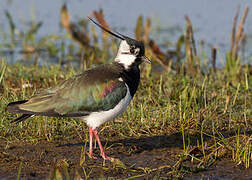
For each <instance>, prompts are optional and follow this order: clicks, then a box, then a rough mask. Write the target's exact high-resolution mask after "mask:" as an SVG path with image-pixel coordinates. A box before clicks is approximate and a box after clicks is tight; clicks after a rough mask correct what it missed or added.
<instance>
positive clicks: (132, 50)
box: [130, 46, 135, 54]
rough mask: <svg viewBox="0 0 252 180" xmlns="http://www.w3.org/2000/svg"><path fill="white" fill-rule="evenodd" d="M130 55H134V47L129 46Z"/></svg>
mask: <svg viewBox="0 0 252 180" xmlns="http://www.w3.org/2000/svg"><path fill="white" fill-rule="evenodd" d="M130 53H131V54H135V46H131V47H130Z"/></svg>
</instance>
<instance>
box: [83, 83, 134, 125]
mask: <svg viewBox="0 0 252 180" xmlns="http://www.w3.org/2000/svg"><path fill="white" fill-rule="evenodd" d="M126 86H127V85H126ZM130 100H131V95H130V91H129V88H128V86H127V93H126V96H125V97H124V98H123V99H122V100H121V101H120V102H119V104H117V105H116V106H115V107H114V108H113V109H110V110H108V111H99V112H93V113H91V114H90V115H88V116H85V117H82V118H81V119H84V120H85V121H86V123H87V125H88V126H89V127H91V128H92V129H96V128H97V127H99V126H100V125H102V124H103V123H105V122H107V121H110V120H113V119H114V118H116V117H117V116H119V115H120V114H122V113H123V111H125V110H126V108H127V106H128V105H129V103H130Z"/></svg>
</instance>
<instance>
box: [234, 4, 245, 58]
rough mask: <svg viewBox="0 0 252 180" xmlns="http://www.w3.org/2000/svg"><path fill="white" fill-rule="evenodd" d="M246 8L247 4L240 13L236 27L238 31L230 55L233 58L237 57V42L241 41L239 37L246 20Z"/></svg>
mask: <svg viewBox="0 0 252 180" xmlns="http://www.w3.org/2000/svg"><path fill="white" fill-rule="evenodd" d="M248 10H249V7H248V5H247V6H246V7H245V10H244V13H243V15H242V18H241V22H240V24H239V28H238V32H237V34H236V37H235V45H234V49H233V52H232V57H233V58H234V59H237V57H238V51H239V44H240V42H241V37H242V34H243V29H244V28H243V26H244V24H245V20H246V18H247V15H248Z"/></svg>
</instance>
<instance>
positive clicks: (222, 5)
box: [0, 0, 252, 57]
mask: <svg viewBox="0 0 252 180" xmlns="http://www.w3.org/2000/svg"><path fill="white" fill-rule="evenodd" d="M66 2H67V6H68V10H69V12H70V14H71V18H72V20H73V21H76V20H77V19H80V18H83V17H87V16H88V15H89V14H90V13H91V12H92V11H93V10H99V9H100V8H102V9H103V10H104V14H105V19H106V20H107V22H108V23H109V24H110V26H111V27H113V28H116V29H121V32H123V33H124V34H126V35H129V36H134V28H135V24H136V19H137V17H138V16H139V15H143V16H144V17H150V18H151V19H152V25H153V29H152V33H151V34H150V36H151V38H152V39H154V40H156V41H157V42H159V43H160V44H162V43H164V42H165V41H172V42H175V41H176V40H177V38H178V36H179V35H180V34H181V32H183V30H184V27H185V19H184V16H185V15H188V16H189V17H190V19H191V21H192V23H193V27H194V29H195V31H196V32H195V38H196V41H197V42H199V41H200V40H203V41H205V42H207V43H210V44H212V45H217V46H218V47H220V51H221V52H225V51H226V50H228V49H229V44H230V35H231V30H232V23H233V17H234V14H235V12H236V9H237V6H238V5H241V11H240V12H243V10H244V7H245V5H248V6H249V7H250V8H251V7H252V1H251V0H221V1H220V0H177V1H173V0H157V1H153V0H135V1H133V0H131V1H124V0H106V1H104V0H75V1H71V3H70V1H66ZM63 3H64V1H62V0H53V1H52V0H40V1H38V0H26V1H20V0H0V28H3V29H4V30H5V31H8V28H9V27H8V23H7V18H6V17H5V15H4V10H8V11H9V12H10V14H11V15H12V17H13V19H14V22H15V24H16V25H17V26H18V28H19V29H23V30H25V29H27V28H28V26H27V22H30V21H31V20H35V21H42V22H43V25H42V27H41V29H40V31H39V36H44V35H50V34H57V33H60V26H59V22H60V9H61V7H62V5H63ZM251 13H252V12H249V14H248V17H247V20H246V23H245V28H244V29H245V33H247V34H248V41H247V42H248V47H252V33H251V32H252V16H251ZM240 17H241V13H240ZM122 29H123V30H122ZM158 29H162V30H164V31H161V32H162V35H161V36H160V31H158ZM165 30H169V33H168V32H167V31H165ZM171 31H172V32H173V33H171ZM61 33H64V32H61ZM0 38H1V37H0ZM246 54H247V55H248V57H249V56H250V57H251V56H252V50H251V48H247V49H246Z"/></svg>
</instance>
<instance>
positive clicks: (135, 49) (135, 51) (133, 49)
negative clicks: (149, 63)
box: [130, 46, 140, 56]
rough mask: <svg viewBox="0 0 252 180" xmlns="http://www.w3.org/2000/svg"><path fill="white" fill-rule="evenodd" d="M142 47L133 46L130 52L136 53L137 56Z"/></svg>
mask: <svg viewBox="0 0 252 180" xmlns="http://www.w3.org/2000/svg"><path fill="white" fill-rule="evenodd" d="M139 51H140V49H139V48H136V47H135V46H131V47H130V53H131V54H134V55H135V56H137V55H138V54H139Z"/></svg>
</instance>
